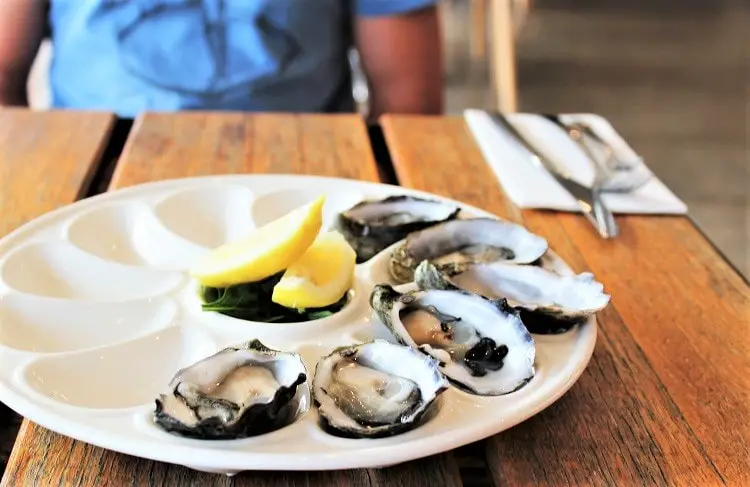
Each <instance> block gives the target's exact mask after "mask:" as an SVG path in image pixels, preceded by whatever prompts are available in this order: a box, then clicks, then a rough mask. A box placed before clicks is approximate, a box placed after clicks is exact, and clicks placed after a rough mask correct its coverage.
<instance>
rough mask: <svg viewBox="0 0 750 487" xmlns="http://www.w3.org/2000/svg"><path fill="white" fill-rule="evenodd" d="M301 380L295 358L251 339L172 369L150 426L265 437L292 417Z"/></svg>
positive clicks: (201, 434)
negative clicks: (177, 368) (172, 371)
mask: <svg viewBox="0 0 750 487" xmlns="http://www.w3.org/2000/svg"><path fill="white" fill-rule="evenodd" d="M306 380H307V371H306V370H305V366H304V364H303V362H302V360H301V359H300V357H299V355H297V354H294V353H287V352H279V351H277V350H272V349H270V348H268V347H266V346H265V345H263V343H261V342H260V341H258V340H252V341H249V342H248V343H246V344H244V345H242V346H237V347H228V348H225V349H224V350H221V351H219V352H217V353H215V354H214V355H211V356H210V357H207V358H205V359H203V360H200V361H198V362H196V363H195V364H193V365H190V366H188V367H185V368H183V369H181V370H180V371H178V372H177V374H176V375H175V376H174V378H173V379H172V380H171V381H170V383H169V390H168V392H166V393H164V394H161V395H159V397H158V398H157V399H156V410H155V411H154V415H153V417H154V422H155V423H156V424H157V425H158V426H160V427H161V428H163V429H164V430H166V431H168V432H170V433H176V434H179V435H182V436H187V437H191V438H200V439H233V438H244V437H248V436H254V435H258V434H263V433H267V432H270V431H273V430H275V429H278V428H280V427H282V426H284V425H285V424H287V423H288V422H289V421H291V420H292V419H293V418H294V416H295V414H296V413H297V409H296V408H297V406H298V405H297V404H296V401H295V400H294V397H295V395H296V394H297V390H298V388H299V387H300V386H301V385H302V384H304V383H305V381H306Z"/></svg>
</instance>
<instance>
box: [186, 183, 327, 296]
mask: <svg viewBox="0 0 750 487" xmlns="http://www.w3.org/2000/svg"><path fill="white" fill-rule="evenodd" d="M324 203H325V196H321V197H320V198H318V199H316V200H315V201H313V202H311V203H308V204H306V205H304V206H301V207H299V208H296V209H294V210H292V211H290V212H289V213H287V214H286V215H284V216H282V217H280V218H278V219H276V220H273V221H271V222H269V223H267V224H265V225H263V226H262V227H259V228H257V229H256V230H255V231H253V232H252V233H251V234H250V235H248V236H247V237H244V238H243V239H241V240H238V241H235V242H230V243H228V244H225V245H223V246H221V247H219V248H217V249H215V250H213V251H212V252H210V253H209V254H208V255H207V256H206V257H205V258H204V259H203V260H202V261H201V262H199V263H198V264H197V265H196V266H195V267H193V268H192V269H190V275H191V276H192V277H193V278H194V279H196V280H197V281H198V282H200V283H201V284H202V285H204V286H210V287H219V288H223V287H228V286H233V285H236V284H243V283H250V282H257V281H260V280H263V279H265V278H267V277H270V276H272V275H274V274H277V273H279V272H281V271H283V270H285V269H287V268H288V267H289V266H290V265H291V264H292V263H293V262H295V261H297V260H298V259H299V258H300V257H301V256H302V255H303V254H304V253H305V251H306V250H307V249H308V247H310V245H311V244H312V243H313V242H314V241H315V238H316V237H317V235H318V232H320V227H321V225H322V224H323V204H324Z"/></svg>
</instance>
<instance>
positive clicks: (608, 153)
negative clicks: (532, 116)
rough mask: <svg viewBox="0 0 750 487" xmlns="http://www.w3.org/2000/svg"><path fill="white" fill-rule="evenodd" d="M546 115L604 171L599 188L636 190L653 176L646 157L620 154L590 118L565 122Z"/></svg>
mask: <svg viewBox="0 0 750 487" xmlns="http://www.w3.org/2000/svg"><path fill="white" fill-rule="evenodd" d="M545 118H547V119H548V120H550V121H552V122H553V123H555V124H557V125H558V126H559V127H560V128H561V129H563V130H564V131H565V132H567V134H568V136H570V138H571V139H573V140H574V141H575V142H577V143H578V145H579V146H580V147H581V149H583V150H584V152H586V154H587V156H588V157H589V159H590V160H591V161H593V163H594V164H595V170H596V169H599V170H600V172H604V173H605V174H603V175H598V173H597V175H598V176H599V178H600V180H599V185H598V186H599V190H600V191H602V192H606V193H632V192H633V191H636V190H638V189H639V188H641V187H642V186H644V185H645V184H646V183H647V182H648V181H649V180H650V179H651V178H652V176H653V175H652V174H651V171H649V170H648V169H646V168H645V166H644V165H643V162H642V159H641V158H640V157H639V158H638V160H637V161H628V160H625V159H622V158H620V157H619V156H618V155H617V152H616V151H615V150H614V149H613V148H612V146H611V145H610V144H609V143H608V142H607V141H606V140H605V139H604V138H602V137H600V136H599V134H597V133H596V131H595V130H594V129H593V127H591V125H589V124H588V123H586V122H582V121H576V122H570V123H565V122H563V121H562V120H561V119H560V117H559V116H557V115H545ZM587 141H590V142H593V143H595V144H596V145H598V146H599V148H600V149H601V151H602V152H603V153H604V159H603V160H602V159H601V158H599V157H597V155H596V154H594V153H593V152H592V151H591V148H590V147H589V144H588V142H587Z"/></svg>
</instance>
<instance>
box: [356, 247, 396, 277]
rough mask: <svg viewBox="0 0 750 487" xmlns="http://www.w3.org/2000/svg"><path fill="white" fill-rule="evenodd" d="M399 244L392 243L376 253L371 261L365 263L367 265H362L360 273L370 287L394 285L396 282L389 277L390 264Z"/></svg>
mask: <svg viewBox="0 0 750 487" xmlns="http://www.w3.org/2000/svg"><path fill="white" fill-rule="evenodd" d="M400 244H401V241H399V242H396V243H394V244H393V245H391V246H389V247H387V248H385V249H384V250H381V251H380V252H378V253H377V254H376V255H375V256H374V257H373V258H372V259H370V260H369V261H367V263H365V264H362V271H361V272H362V274H363V275H365V276H366V279H367V281H369V283H370V285H371V286H374V285H375V284H391V285H395V284H396V280H395V279H393V276H391V271H390V262H391V254H393V250H394V249H395V248H396V247H397V246H398V245H400Z"/></svg>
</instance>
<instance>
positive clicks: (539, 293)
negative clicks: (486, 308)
mask: <svg viewBox="0 0 750 487" xmlns="http://www.w3.org/2000/svg"><path fill="white" fill-rule="evenodd" d="M414 280H415V282H416V283H417V285H418V286H419V287H420V288H421V289H452V290H456V289H462V290H465V291H468V292H472V293H476V294H480V295H482V296H484V297H486V298H489V299H499V298H505V299H506V300H507V302H508V304H509V305H510V306H512V307H514V308H516V309H518V310H519V312H520V314H521V319H522V320H523V323H524V325H526V328H528V330H529V331H530V332H531V333H536V334H552V333H562V332H565V331H567V330H569V329H571V328H572V327H573V326H575V325H576V324H578V323H581V322H583V321H585V320H586V319H587V318H588V317H589V316H591V315H593V314H594V313H596V312H598V311H600V310H602V309H604V308H605V307H606V306H607V304H608V303H609V299H610V297H609V295H607V294H604V292H603V290H604V286H603V285H602V284H601V283H599V282H597V281H596V280H594V276H593V274H591V273H589V272H584V273H581V274H578V275H568V276H563V275H560V274H557V273H555V272H553V271H551V270H548V269H545V268H543V267H537V266H530V265H509V264H505V263H503V262H492V263H489V264H466V265H455V266H444V267H442V268H438V267H437V266H435V265H434V264H431V263H430V262H428V261H424V262H422V263H421V264H419V266H418V267H417V270H416V271H415V272H414Z"/></svg>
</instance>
